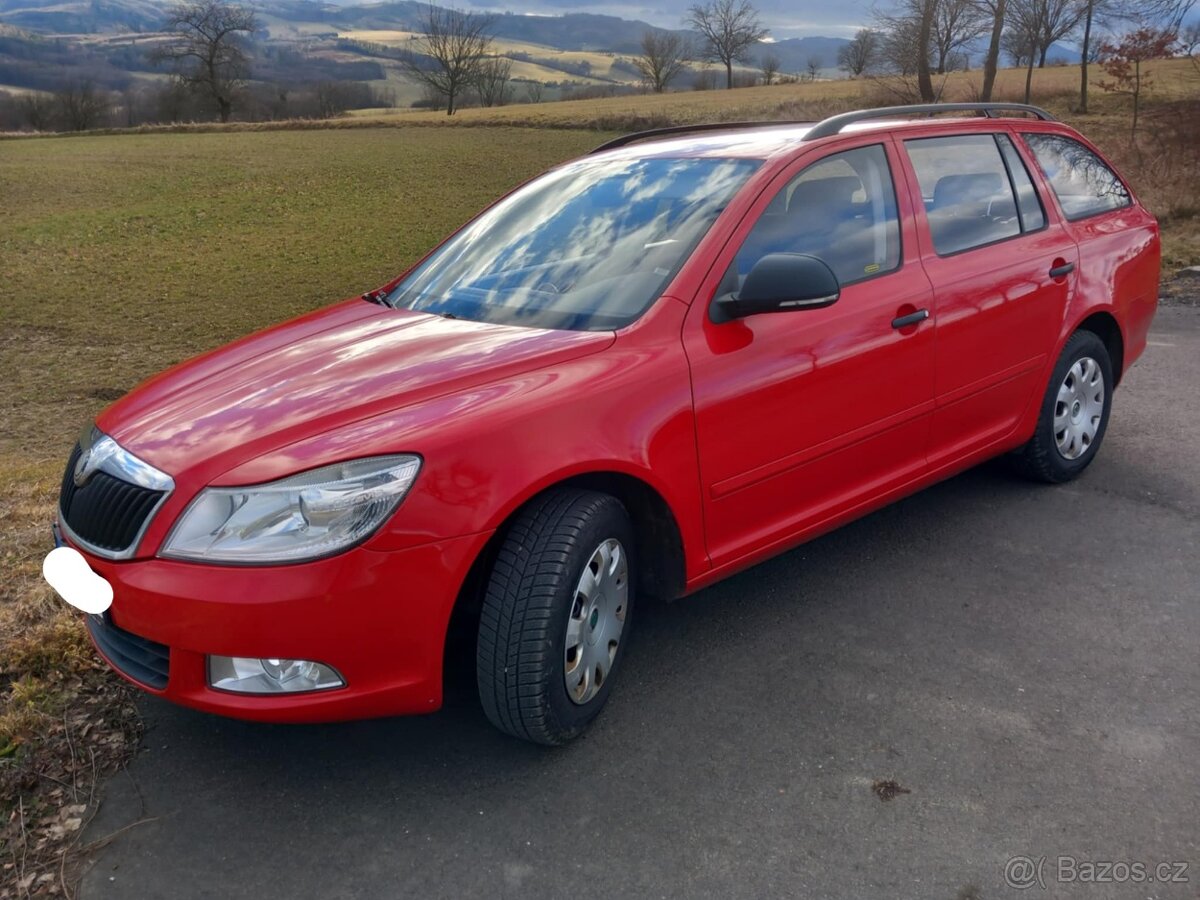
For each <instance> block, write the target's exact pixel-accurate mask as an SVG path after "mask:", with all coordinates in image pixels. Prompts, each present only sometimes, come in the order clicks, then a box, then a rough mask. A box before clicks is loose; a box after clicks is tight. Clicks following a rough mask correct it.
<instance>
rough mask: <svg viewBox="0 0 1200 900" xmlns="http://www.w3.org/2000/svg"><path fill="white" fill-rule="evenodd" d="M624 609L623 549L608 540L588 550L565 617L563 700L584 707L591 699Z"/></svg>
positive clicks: (613, 650) (617, 639) (613, 654)
mask: <svg viewBox="0 0 1200 900" xmlns="http://www.w3.org/2000/svg"><path fill="white" fill-rule="evenodd" d="M628 606H629V562H628V560H627V558H626V556H625V548H624V547H622V546H621V542H620V541H618V540H616V539H615V538H609V539H608V540H606V541H604V542H603V543H602V544H601V545H600V546H599V547H597V548H596V549H595V550H593V551H592V555H591V557H589V558H588V562H587V565H585V566H584V567H583V574H581V575H580V576H579V584H578V585H576V587H575V599H574V600H573V601H572V603H571V613H570V615H569V616H567V640H566V647H565V648H564V650H563V662H564V666H563V678H564V680H565V681H566V685H567V696H568V697H570V698H571V700H572V701H573V702H575V703H577V704H580V705H582V704H584V703H587V702H588V701H589V700H591V699H592V698H593V697H595V696H596V692H597V691H598V690H600V688H601V687H602V686H603V685H604V680H605V679H606V678H608V674H609V672H610V671H611V670H612V664H613V660H614V659H616V658H617V647H618V646H619V645H620V643H621V631H622V630H623V629H624V628H625V611H626V609H627V608H628Z"/></svg>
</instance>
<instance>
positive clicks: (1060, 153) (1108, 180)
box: [1023, 134, 1132, 221]
mask: <svg viewBox="0 0 1200 900" xmlns="http://www.w3.org/2000/svg"><path fill="white" fill-rule="evenodd" d="M1023 137H1024V138H1025V143H1027V144H1028V145H1029V149H1030V150H1032V151H1033V156H1034V158H1035V159H1036V160H1037V163H1038V165H1039V166H1040V167H1041V169H1042V172H1044V173H1045V175H1046V180H1047V181H1049V182H1050V187H1051V188H1053V189H1054V195H1055V196H1056V197H1058V202H1059V205H1060V206H1062V209H1063V214H1064V215H1065V216H1066V217H1067V218H1068V219H1070V220H1071V221H1075V220H1076V219H1086V218H1087V217H1088V216H1094V215H1097V214H1099V213H1103V212H1108V211H1109V210H1113V209H1120V208H1121V207H1122V206H1128V205H1129V204H1130V203H1131V202H1132V200H1131V199H1130V197H1129V191H1127V190H1126V189H1125V185H1123V184H1122V183H1121V179H1119V178H1118V177H1117V176H1116V175H1115V174H1114V173H1113V170H1112V169H1110V168H1109V167H1108V166H1106V165H1105V164H1104V161H1103V160H1102V159H1100V157H1098V156H1097V155H1096V154H1095V153H1093V152H1092V151H1091V150H1089V149H1088V148H1087V147H1085V146H1083V144H1081V143H1079V141H1076V140H1072V139H1071V138H1069V137H1063V136H1062V135H1061V134H1026V135H1023Z"/></svg>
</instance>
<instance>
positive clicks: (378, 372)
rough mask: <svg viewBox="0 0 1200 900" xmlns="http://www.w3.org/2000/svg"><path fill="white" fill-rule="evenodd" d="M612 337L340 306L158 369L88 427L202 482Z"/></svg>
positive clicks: (356, 303) (604, 343)
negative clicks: (199, 471)
mask: <svg viewBox="0 0 1200 900" xmlns="http://www.w3.org/2000/svg"><path fill="white" fill-rule="evenodd" d="M612 340H613V335H612V333H611V332H572V331H544V330H538V329H529V328H514V327H508V326H501V325H490V324H484V323H478V322H468V321H459V320H448V319H444V318H441V317H438V316H432V315H428V314H423V313H413V312H406V311H403V310H393V309H388V308H386V307H382V306H377V305H374V304H370V303H364V302H362V301H348V302H346V303H342V304H338V305H336V306H333V307H330V308H328V309H326V310H322V311H320V312H317V313H314V314H311V315H308V316H304V317H302V318H299V319H295V320H293V321H291V322H287V323H284V324H282V325H279V326H276V327H275V328H271V329H269V330H267V331H263V332H260V333H258V334H254V335H251V336H250V337H247V338H244V339H242V340H240V341H238V342H236V343H233V344H230V345H228V346H226V347H222V348H220V349H218V350H215V351H213V352H211V353H208V354H205V355H203V356H200V357H197V358H196V359H193V360H190V361H188V362H185V363H183V364H181V365H179V366H176V367H175V368H173V369H169V370H167V371H166V372H163V373H162V374H160V375H157V376H155V377H154V378H152V379H151V380H149V381H147V382H146V383H144V384H142V385H141V386H140V387H138V388H136V389H135V390H134V391H133V392H132V393H130V394H129V395H127V396H126V397H124V398H123V399H121V400H120V401H118V402H117V403H116V404H114V405H113V406H112V407H110V408H109V409H108V410H107V411H106V412H105V413H104V414H103V415H102V416H101V417H100V419H99V423H98V424H99V425H100V428H101V429H102V430H103V431H105V432H106V433H108V434H110V435H112V436H113V437H114V438H115V439H116V440H117V441H118V442H119V443H120V444H121V445H122V446H124V447H125V448H127V449H128V450H130V451H132V452H133V453H135V454H136V455H137V456H139V457H141V458H142V459H144V460H146V461H147V462H150V463H151V464H153V465H155V466H157V467H159V468H160V469H162V470H163V471H165V472H169V473H171V474H173V475H178V474H180V473H183V472H186V471H188V470H191V469H193V468H194V467H201V468H203V469H204V471H205V473H206V477H212V476H213V475H214V474H217V473H219V472H222V471H225V470H227V469H229V468H231V467H233V466H235V465H238V464H240V463H242V462H244V461H246V460H248V459H252V458H254V457H256V456H258V455H260V454H262V453H265V452H268V451H270V450H274V449H277V448H279V447H282V446H286V445H287V444H290V443H292V442H295V441H298V440H301V439H303V438H306V437H310V436H313V435H316V434H322V433H325V432H328V431H330V430H331V429H335V428H337V427H338V426H340V425H344V424H347V423H349V422H353V421H356V420H359V419H363V418H366V417H369V416H373V415H377V414H380V413H383V412H387V411H389V410H393V409H398V408H400V407H403V406H407V405H410V404H413V403H417V402H419V401H422V400H426V399H429V398H432V397H436V396H440V395H442V394H447V393H451V392H454V391H459V390H463V389H466V388H469V387H473V386H476V385H479V384H483V383H487V382H490V381H494V380H498V379H500V378H504V377H510V376H512V375H515V374H519V373H521V372H525V371H529V370H531V369H535V368H540V367H543V366H546V365H551V364H554V363H557V362H562V361H565V360H568V359H572V358H575V357H578V356H581V355H584V354H587V353H591V352H594V351H596V350H599V349H602V348H603V347H606V346H608V345H609V344H610V343H612ZM398 449H400V448H398Z"/></svg>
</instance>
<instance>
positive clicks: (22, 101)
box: [17, 91, 56, 131]
mask: <svg viewBox="0 0 1200 900" xmlns="http://www.w3.org/2000/svg"><path fill="white" fill-rule="evenodd" d="M55 105H56V104H55V102H54V100H52V99H51V98H50V97H48V96H47V95H46V94H42V93H39V92H37V91H30V92H29V93H27V94H22V95H21V97H20V98H19V99H18V101H17V108H18V111H19V113H20V116H21V120H22V121H23V122H24V123H25V124H26V125H28V126H29V127H30V128H32V129H33V130H34V131H49V130H50V124H51V120H52V119H53V118H54V107H55Z"/></svg>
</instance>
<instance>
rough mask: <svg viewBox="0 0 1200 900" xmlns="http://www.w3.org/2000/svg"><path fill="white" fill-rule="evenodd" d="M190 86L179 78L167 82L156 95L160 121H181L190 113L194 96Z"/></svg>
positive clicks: (155, 104) (156, 109) (156, 112)
mask: <svg viewBox="0 0 1200 900" xmlns="http://www.w3.org/2000/svg"><path fill="white" fill-rule="evenodd" d="M190 94H191V92H190V91H189V90H188V86H187V85H186V84H184V83H183V82H182V81H179V80H178V79H174V78H172V79H171V80H170V81H168V82H166V83H165V84H164V85H163V86H162V87H161V88H159V90H158V92H157V93H156V94H155V97H154V106H155V117H156V118H157V119H158V120H159V121H160V122H172V123H174V122H179V121H181V120H182V119H183V117H184V116H185V115H186V114H187V113H188V111H189V108H190V106H191V101H192V98H191V96H190Z"/></svg>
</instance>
